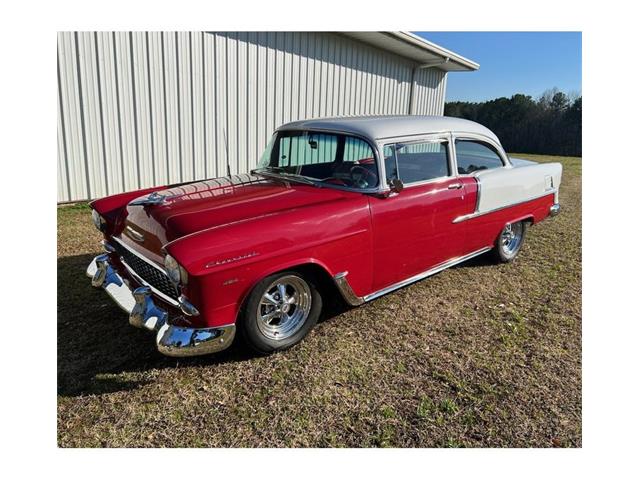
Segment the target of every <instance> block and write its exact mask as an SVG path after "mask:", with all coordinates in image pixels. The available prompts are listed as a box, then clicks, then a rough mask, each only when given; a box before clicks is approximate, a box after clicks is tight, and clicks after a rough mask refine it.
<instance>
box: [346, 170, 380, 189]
mask: <svg viewBox="0 0 640 480" xmlns="http://www.w3.org/2000/svg"><path fill="white" fill-rule="evenodd" d="M359 171H362V172H364V175H362V174H360V175H358V173H357V172H359ZM349 175H351V180H352V181H353V183H354V184H355V185H356V186H357V187H358V188H367V187H369V186H370V185H375V184H376V183H378V175H376V174H375V173H373V172H372V171H371V170H369V169H367V168H365V167H363V166H361V165H354V166H353V167H351V169H350V170H349ZM367 178H369V179H371V181H368V180H366V179H367Z"/></svg>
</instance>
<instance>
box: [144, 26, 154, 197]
mask: <svg viewBox="0 0 640 480" xmlns="http://www.w3.org/2000/svg"><path fill="white" fill-rule="evenodd" d="M145 46H146V53H147V89H148V90H149V92H148V93H149V98H148V99H149V136H150V137H151V138H150V140H151V180H152V182H153V185H154V186H155V185H156V184H157V179H156V146H155V133H154V128H153V99H152V97H151V56H150V55H149V32H145Z"/></svg>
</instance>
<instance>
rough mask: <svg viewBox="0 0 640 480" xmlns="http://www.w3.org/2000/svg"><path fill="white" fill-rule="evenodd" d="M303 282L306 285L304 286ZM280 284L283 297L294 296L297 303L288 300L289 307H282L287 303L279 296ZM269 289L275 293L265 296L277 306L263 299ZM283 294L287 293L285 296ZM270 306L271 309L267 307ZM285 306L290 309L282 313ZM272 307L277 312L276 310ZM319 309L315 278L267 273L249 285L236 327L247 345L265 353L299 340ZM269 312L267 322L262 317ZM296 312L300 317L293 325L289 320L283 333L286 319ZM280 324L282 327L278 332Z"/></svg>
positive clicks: (286, 273)
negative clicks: (249, 291) (282, 289)
mask: <svg viewBox="0 0 640 480" xmlns="http://www.w3.org/2000/svg"><path fill="white" fill-rule="evenodd" d="M279 282H280V283H279ZM303 284H304V285H306V288H305V286H304V285H303ZM273 285H275V287H273ZM280 285H285V291H286V292H287V294H286V295H285V298H287V299H291V298H292V297H296V295H298V297H297V298H298V304H296V303H294V302H293V301H292V302H291V303H289V307H285V306H284V303H288V302H285V301H284V300H283V299H282V298H280V295H279V291H280V290H279V286H280ZM296 288H297V290H296ZM273 289H275V290H276V293H275V294H273V295H270V296H269V298H271V299H274V300H277V301H278V303H279V304H280V306H276V305H273V304H271V303H266V302H265V301H264V299H265V298H266V297H265V294H268V293H269V292H272V291H273ZM287 295H289V296H288V297H287ZM281 301H282V302H281ZM280 302H281V303H280ZM305 302H306V303H305ZM291 304H293V307H291ZM271 308H273V310H270V309H271ZM285 308H286V309H289V308H290V310H288V311H287V313H284V312H282V310H283V309H285ZM259 309H260V310H259ZM276 310H277V312H279V313H276ZM298 311H299V313H298ZM321 311H322V297H321V295H320V293H319V291H318V288H317V287H316V282H315V280H314V279H313V278H310V276H309V275H303V274H301V273H300V272H296V271H293V270H289V271H285V272H279V273H275V274H273V275H269V276H268V277H266V278H264V279H263V280H261V281H260V282H259V283H258V284H257V285H256V286H255V287H254V288H253V290H252V291H251V293H250V294H249V296H248V297H247V299H246V301H245V303H244V305H243V308H242V310H241V312H240V316H239V318H238V326H239V330H240V332H241V335H242V338H243V339H244V342H245V343H246V344H247V346H248V347H249V348H251V349H252V350H254V351H255V352H257V353H259V354H262V355H266V354H269V353H271V352H275V351H279V350H285V349H287V348H290V347H292V346H293V345H295V344H297V343H298V342H300V341H301V340H302V339H303V338H304V337H306V336H307V334H308V333H309V331H310V330H311V329H312V328H313V326H314V325H315V324H316V322H317V321H318V318H319V317H320V312H321ZM272 314H273V315H274V316H273V318H272V320H271V322H272V324H271V325H269V324H268V323H267V321H265V320H264V318H266V317H268V316H269V315H272ZM283 315H284V316H283ZM296 315H300V319H299V320H298V322H297V323H295V324H293V323H291V326H290V327H289V328H290V329H291V330H290V331H289V332H287V331H286V329H285V326H286V325H287V323H286V322H289V321H290V319H292V318H293V317H295V316H296ZM258 316H260V318H258ZM285 318H286V319H288V320H285ZM280 325H282V328H281V329H280V330H281V332H280V333H278V328H279V326H280ZM278 335H280V337H281V338H280V339H278Z"/></svg>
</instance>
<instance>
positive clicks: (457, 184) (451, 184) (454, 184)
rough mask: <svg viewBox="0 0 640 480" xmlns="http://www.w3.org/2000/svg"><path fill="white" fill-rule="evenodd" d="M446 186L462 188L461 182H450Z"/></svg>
mask: <svg viewBox="0 0 640 480" xmlns="http://www.w3.org/2000/svg"><path fill="white" fill-rule="evenodd" d="M447 188H448V189H449V190H454V189H456V188H462V184H461V183H450V184H449V186H448V187H447Z"/></svg>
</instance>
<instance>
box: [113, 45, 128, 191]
mask: <svg viewBox="0 0 640 480" xmlns="http://www.w3.org/2000/svg"><path fill="white" fill-rule="evenodd" d="M111 38H112V39H113V45H112V46H113V74H114V79H115V82H114V83H115V86H116V113H117V116H118V143H119V150H120V175H121V177H122V189H123V191H125V192H126V191H127V183H126V182H125V179H124V151H123V148H122V120H121V118H120V82H119V80H118V53H117V48H116V32H111Z"/></svg>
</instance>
